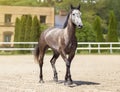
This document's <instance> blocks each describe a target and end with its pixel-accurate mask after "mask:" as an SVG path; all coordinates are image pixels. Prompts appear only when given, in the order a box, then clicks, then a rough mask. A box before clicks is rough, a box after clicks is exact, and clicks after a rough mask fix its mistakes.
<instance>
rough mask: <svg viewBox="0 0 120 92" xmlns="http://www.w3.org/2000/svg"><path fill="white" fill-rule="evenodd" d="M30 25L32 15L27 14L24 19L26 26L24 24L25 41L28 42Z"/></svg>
mask: <svg viewBox="0 0 120 92" xmlns="http://www.w3.org/2000/svg"><path fill="white" fill-rule="evenodd" d="M31 26H32V16H31V15H28V16H27V20H26V26H25V39H24V41H25V42H30V35H29V34H30V33H31Z"/></svg>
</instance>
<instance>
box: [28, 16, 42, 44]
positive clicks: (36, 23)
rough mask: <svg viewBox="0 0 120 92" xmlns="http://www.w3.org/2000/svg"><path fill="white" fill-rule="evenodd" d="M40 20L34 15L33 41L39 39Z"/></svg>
mask: <svg viewBox="0 0 120 92" xmlns="http://www.w3.org/2000/svg"><path fill="white" fill-rule="evenodd" d="M40 33H41V32H40V22H39V20H38V18H37V16H34V18H33V22H32V30H31V33H30V37H31V41H33V42H36V41H38V39H39V37H40Z"/></svg>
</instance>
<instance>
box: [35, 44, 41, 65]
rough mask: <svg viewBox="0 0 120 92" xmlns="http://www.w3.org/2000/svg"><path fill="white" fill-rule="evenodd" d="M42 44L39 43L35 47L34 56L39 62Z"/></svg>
mask: <svg viewBox="0 0 120 92" xmlns="http://www.w3.org/2000/svg"><path fill="white" fill-rule="evenodd" d="M39 54H40V46H39V45H38V44H37V46H36V47H35V52H34V58H35V61H37V63H38V62H39Z"/></svg>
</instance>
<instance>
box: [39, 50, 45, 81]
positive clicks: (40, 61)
mask: <svg viewBox="0 0 120 92" xmlns="http://www.w3.org/2000/svg"><path fill="white" fill-rule="evenodd" d="M45 51H46V48H44V49H40V54H39V67H40V75H39V77H40V81H39V82H40V83H44V81H43V70H42V67H43V59H44V54H45Z"/></svg>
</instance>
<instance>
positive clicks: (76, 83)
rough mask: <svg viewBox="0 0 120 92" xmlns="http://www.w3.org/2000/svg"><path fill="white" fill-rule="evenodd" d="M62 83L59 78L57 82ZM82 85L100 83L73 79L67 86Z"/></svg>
mask: <svg viewBox="0 0 120 92" xmlns="http://www.w3.org/2000/svg"><path fill="white" fill-rule="evenodd" d="M62 83H64V81H63V80H59V81H58V84H62ZM82 85H100V83H97V82H90V81H73V84H72V85H70V86H69V87H77V86H82Z"/></svg>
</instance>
